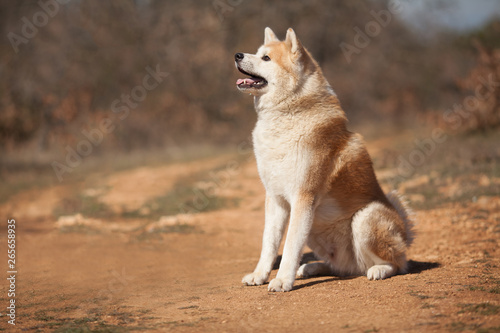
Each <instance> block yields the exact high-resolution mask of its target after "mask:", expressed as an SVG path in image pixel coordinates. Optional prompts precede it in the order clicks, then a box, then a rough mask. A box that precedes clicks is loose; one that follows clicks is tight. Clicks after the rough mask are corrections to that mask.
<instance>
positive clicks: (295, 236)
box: [268, 194, 314, 291]
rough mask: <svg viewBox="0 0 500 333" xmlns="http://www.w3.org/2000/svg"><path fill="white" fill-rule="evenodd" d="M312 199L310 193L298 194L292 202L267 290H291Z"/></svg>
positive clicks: (311, 218) (310, 216)
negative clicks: (277, 265) (278, 260)
mask: <svg viewBox="0 0 500 333" xmlns="http://www.w3.org/2000/svg"><path fill="white" fill-rule="evenodd" d="M313 201H314V197H313V196H312V195H307V194H303V195H299V196H298V197H297V198H296V199H295V200H293V202H292V207H291V215H290V225H289V227H288V233H287V236H286V241H285V248H284V250H283V258H282V260H281V264H280V268H279V270H278V275H277V276H276V278H275V279H273V280H272V281H271V282H270V283H269V287H268V290H269V291H290V290H292V286H293V283H294V282H295V276H296V274H297V270H298V268H299V263H300V259H301V255H302V248H303V247H304V245H305V243H306V241H307V238H308V236H309V232H310V231H311V226H312V223H313Z"/></svg>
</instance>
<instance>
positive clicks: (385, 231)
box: [352, 202, 407, 280]
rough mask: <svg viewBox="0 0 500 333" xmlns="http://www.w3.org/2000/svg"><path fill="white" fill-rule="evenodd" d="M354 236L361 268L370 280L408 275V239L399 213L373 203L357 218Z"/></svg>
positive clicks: (355, 249) (354, 219) (353, 229)
mask: <svg viewBox="0 0 500 333" xmlns="http://www.w3.org/2000/svg"><path fill="white" fill-rule="evenodd" d="M352 234H353V241H354V242H353V243H354V244H353V245H354V251H355V256H356V261H357V264H358V267H359V269H360V271H362V272H365V274H366V276H367V277H368V279H370V280H381V279H385V278H388V277H390V276H392V275H395V274H397V273H398V272H404V271H405V269H406V255H405V251H406V247H407V246H406V241H405V238H406V237H407V236H406V234H405V225H404V222H403V220H402V219H401V217H400V215H399V214H398V213H397V212H396V211H395V210H393V209H390V208H389V207H387V206H385V205H384V204H382V203H380V202H372V203H370V204H369V205H367V206H366V207H365V208H363V209H361V210H360V211H358V212H357V213H356V214H355V215H354V217H353V220H352Z"/></svg>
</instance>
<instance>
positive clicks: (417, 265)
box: [273, 252, 441, 290]
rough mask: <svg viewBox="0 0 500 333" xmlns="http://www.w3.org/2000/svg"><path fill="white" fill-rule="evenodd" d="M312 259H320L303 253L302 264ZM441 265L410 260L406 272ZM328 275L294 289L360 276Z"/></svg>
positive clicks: (420, 270) (277, 265)
mask: <svg viewBox="0 0 500 333" xmlns="http://www.w3.org/2000/svg"><path fill="white" fill-rule="evenodd" d="M281 259H282V256H278V258H276V262H275V263H274V266H273V270H275V269H278V268H279V267H280V263H281ZM312 261H318V259H317V258H316V256H315V255H314V253H313V252H307V253H304V254H303V255H302V260H301V261H300V264H301V265H302V264H306V263H308V262H312ZM438 267H441V264H440V263H438V262H426V261H415V260H408V272H407V273H406V274H419V273H422V272H423V271H428V270H430V269H434V268H438ZM326 276H331V278H328V279H324V280H315V281H311V282H308V283H304V284H301V285H299V286H294V287H293V289H294V290H297V289H302V288H306V287H310V286H313V285H316V284H320V283H325V282H332V281H338V280H350V279H355V278H357V277H358V276H336V275H326Z"/></svg>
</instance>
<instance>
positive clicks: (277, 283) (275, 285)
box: [267, 278, 293, 291]
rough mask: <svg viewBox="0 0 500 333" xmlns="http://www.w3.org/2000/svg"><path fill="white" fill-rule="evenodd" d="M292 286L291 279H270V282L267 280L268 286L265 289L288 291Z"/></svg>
mask: <svg viewBox="0 0 500 333" xmlns="http://www.w3.org/2000/svg"><path fill="white" fill-rule="evenodd" d="M292 287H293V281H286V280H284V279H278V278H275V279H272V280H271V282H269V287H267V290H269V291H290V290H292Z"/></svg>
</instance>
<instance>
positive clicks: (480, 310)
mask: <svg viewBox="0 0 500 333" xmlns="http://www.w3.org/2000/svg"><path fill="white" fill-rule="evenodd" d="M459 306H460V307H461V308H462V310H460V311H459V312H458V313H477V314H480V315H483V316H493V315H496V314H498V313H499V312H500V306H499V305H495V304H491V303H479V304H459Z"/></svg>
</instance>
